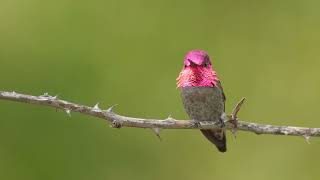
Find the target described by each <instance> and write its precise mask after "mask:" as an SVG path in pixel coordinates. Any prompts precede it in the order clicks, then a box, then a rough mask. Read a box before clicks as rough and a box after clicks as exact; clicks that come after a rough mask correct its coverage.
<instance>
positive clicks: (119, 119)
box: [0, 91, 320, 138]
mask: <svg viewBox="0 0 320 180" xmlns="http://www.w3.org/2000/svg"><path fill="white" fill-rule="evenodd" d="M0 99H4V100H9V101H16V102H24V103H28V104H38V105H42V106H49V107H53V108H56V109H62V110H64V111H66V112H67V113H68V114H70V112H71V111H72V112H79V113H82V114H86V115H89V116H94V117H98V118H101V119H105V120H107V121H109V122H111V126H112V127H114V128H120V127H136V128H152V129H157V128H158V129H162V128H163V129H215V128H221V125H220V124H218V123H215V122H210V121H203V122H199V123H196V122H195V121H192V120H175V119H173V118H171V117H170V118H167V119H165V120H160V119H143V118H133V117H126V116H121V115H118V114H116V113H114V112H113V111H112V107H111V108H109V109H107V110H102V109H100V108H99V107H98V105H96V106H94V107H89V106H85V105H80V104H75V103H71V102H68V101H65V100H61V99H59V98H58V97H57V96H50V95H48V94H47V93H45V94H44V95H41V96H31V95H26V94H19V93H16V92H5V91H0ZM243 100H244V99H242V100H241V101H240V102H239V103H238V104H237V106H236V108H235V109H234V111H233V114H232V115H230V116H226V118H225V128H226V129H229V130H232V129H234V127H235V124H234V122H232V120H235V119H233V118H236V116H237V112H238V111H239V109H240V106H241V105H242V103H243ZM236 122H237V130H241V131H248V132H253V133H256V134H272V135H291V136H303V137H308V138H309V137H311V136H320V128H307V127H293V126H275V125H266V124H257V123H250V122H245V121H236Z"/></svg>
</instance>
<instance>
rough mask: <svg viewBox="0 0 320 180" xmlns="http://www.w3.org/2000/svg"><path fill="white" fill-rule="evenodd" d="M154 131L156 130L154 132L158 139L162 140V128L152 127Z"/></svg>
mask: <svg viewBox="0 0 320 180" xmlns="http://www.w3.org/2000/svg"><path fill="white" fill-rule="evenodd" d="M151 129H152V131H153V132H154V134H155V135H156V136H157V137H158V139H159V140H160V141H161V140H162V139H161V137H160V130H161V129H160V128H151Z"/></svg>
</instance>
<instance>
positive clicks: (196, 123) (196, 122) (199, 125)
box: [191, 120, 201, 128]
mask: <svg viewBox="0 0 320 180" xmlns="http://www.w3.org/2000/svg"><path fill="white" fill-rule="evenodd" d="M191 121H192V122H193V124H194V126H195V128H199V127H201V124H200V122H199V121H196V120H191Z"/></svg>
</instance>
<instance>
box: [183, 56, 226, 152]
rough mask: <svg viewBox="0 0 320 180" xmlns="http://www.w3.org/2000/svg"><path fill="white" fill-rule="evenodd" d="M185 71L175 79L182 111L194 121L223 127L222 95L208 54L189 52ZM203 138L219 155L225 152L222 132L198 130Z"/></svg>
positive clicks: (219, 130)
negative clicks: (208, 122) (214, 147)
mask: <svg viewBox="0 0 320 180" xmlns="http://www.w3.org/2000/svg"><path fill="white" fill-rule="evenodd" d="M183 63H184V67H183V69H182V71H181V72H180V75H179V77H178V78H177V87H178V88H181V97H182V101H183V105H184V108H185V110H186V112H187V114H188V115H189V117H190V118H191V119H192V120H194V121H215V122H220V123H223V120H222V118H221V116H222V115H223V114H224V111H225V100H226V98H225V95H224V93H223V89H222V86H221V83H220V81H219V79H218V77H217V74H216V72H215V71H214V70H213V68H212V64H211V61H210V58H209V55H208V53H207V52H205V51H202V50H192V51H190V52H188V53H187V54H186V56H185V58H184V62H183ZM201 132H202V134H203V135H204V136H205V137H206V138H207V139H208V140H209V141H210V142H212V143H213V144H215V145H216V147H217V148H218V150H219V151H220V152H226V151H227V147H226V136H225V131H224V130H223V129H215V130H201Z"/></svg>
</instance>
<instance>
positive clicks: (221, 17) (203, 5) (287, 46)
mask: <svg viewBox="0 0 320 180" xmlns="http://www.w3.org/2000/svg"><path fill="white" fill-rule="evenodd" d="M319 6H320V3H319V1H308V0H307V1H298V0H294V1H276V0H271V1H230V0H227V1H211V0H200V1H185V0H183V1H182V0H162V1H148V0H135V1H130V0H120V1H119V0H107V1H99V0H92V1H73V0H57V1H41V0H28V1H25V0H1V1H0V77H1V78H0V89H1V90H7V91H16V92H21V93H27V94H33V95H40V94H43V93H44V92H48V93H49V94H51V95H56V94H58V95H59V97H60V98H63V99H66V100H70V101H73V102H77V103H81V104H86V105H91V106H93V105H94V104H96V103H97V102H100V107H102V108H108V107H109V106H111V105H114V104H118V106H117V107H116V112H118V113H120V114H123V115H127V116H134V117H143V118H151V117H153V118H166V117H168V115H172V116H173V117H174V118H177V119H186V118H187V116H186V114H185V112H184V110H183V107H182V105H181V100H180V96H179V90H178V89H176V87H175V79H176V77H177V75H178V73H179V71H180V70H181V68H182V59H183V56H184V54H185V53H186V52H187V51H189V50H191V49H204V50H206V51H208V52H209V54H210V55H211V56H212V57H213V61H214V62H213V63H214V67H215V68H216V69H217V71H218V73H219V76H220V78H221V80H222V82H223V86H224V89H225V93H226V95H227V99H228V101H227V110H228V111H229V112H230V110H231V109H232V106H233V105H234V104H235V103H236V102H237V101H238V100H239V99H240V98H241V97H243V96H245V97H247V103H246V104H245V106H244V107H243V109H242V110H241V112H240V117H241V118H242V119H244V120H248V121H252V122H259V123H270V124H278V125H296V126H309V127H320V118H319V117H318V116H317V115H318V114H319V101H320V95H319V91H320V82H319V77H320V70H319V69H320V61H319V59H320V54H319V52H320V51H319V49H320V23H319V19H320V11H319ZM0 114H1V115H0V179H5V180H16V179H17V180H18V179H23V180H42V179H46V180H64V179H66V180H71V179H77V180H87V179H94V180H102V179H103V180H105V179H130V180H134V179H137V180H144V179H146V180H147V179H154V180H163V179H184V180H191V179H201V180H209V179H237V180H243V179H245V180H252V179H260V180H261V179H262V180H263V179H268V180H269V179H274V180H278V179H279V180H280V179H281V180H282V179H291V180H298V179H299V180H300V179H316V178H318V177H319V175H320V172H319V160H320V157H319V150H320V145H319V143H320V140H319V139H317V138H312V139H311V144H307V143H306V141H305V140H304V138H303V137H285V136H271V135H260V136H257V135H255V134H252V133H245V132H239V133H238V136H237V138H236V139H235V138H233V137H232V136H231V135H230V133H228V152H227V153H225V154H221V153H219V152H217V151H216V149H215V148H214V147H213V146H212V145H211V144H210V143H209V142H207V141H206V140H205V139H204V138H203V137H202V136H201V134H200V133H199V132H198V131H196V130H163V131H162V133H161V135H162V139H163V140H162V141H159V140H158V139H157V137H156V136H155V135H154V134H153V133H152V132H151V130H148V129H134V128H123V129H112V128H109V125H108V124H107V123H106V122H105V121H103V120H101V119H97V118H92V117H88V116H85V115H81V114H77V113H72V117H71V118H70V117H68V116H67V114H66V113H65V112H63V111H58V112H56V111H55V110H54V109H51V108H47V107H40V106H33V105H28V104H21V103H15V102H8V101H0Z"/></svg>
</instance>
